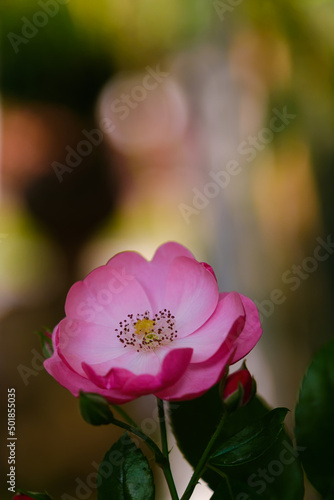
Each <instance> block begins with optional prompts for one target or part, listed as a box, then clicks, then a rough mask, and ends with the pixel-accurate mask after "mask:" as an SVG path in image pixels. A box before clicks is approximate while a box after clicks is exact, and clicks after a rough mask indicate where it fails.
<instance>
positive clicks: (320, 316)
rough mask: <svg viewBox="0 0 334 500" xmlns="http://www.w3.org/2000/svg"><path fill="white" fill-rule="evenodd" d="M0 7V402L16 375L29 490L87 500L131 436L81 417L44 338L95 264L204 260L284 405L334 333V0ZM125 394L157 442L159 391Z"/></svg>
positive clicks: (144, 0) (268, 392)
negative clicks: (177, 250)
mask: <svg viewBox="0 0 334 500" xmlns="http://www.w3.org/2000/svg"><path fill="white" fill-rule="evenodd" d="M0 19H1V20H0V23H1V42H0V43H1V45H0V50H1V84H0V93H1V94H0V127H1V139H0V148H1V160H0V329H1V335H0V341H1V349H0V353H1V354H0V356H1V358H0V371H1V372H2V376H1V394H2V396H1V397H2V402H1V407H2V408H4V409H5V407H6V394H7V387H15V388H16V394H17V396H16V397H17V437H18V442H17V466H16V471H17V472H16V474H17V475H16V481H17V486H18V487H23V488H26V489H30V490H35V491H42V490H43V489H47V491H48V492H49V493H50V494H52V495H53V496H54V498H55V499H56V498H62V499H66V498H67V499H68V498H73V497H74V498H86V499H87V498H91V499H92V500H94V499H95V498H96V489H95V488H94V487H93V486H92V483H91V482H90V483H89V482H88V485H87V481H88V479H87V478H89V474H91V473H92V472H95V471H96V468H94V465H93V463H99V462H100V461H101V459H102V457H103V455H104V453H105V452H106V450H107V448H108V447H109V446H110V445H111V443H112V442H113V441H114V440H115V438H116V436H118V435H119V433H118V431H117V430H114V429H109V428H108V429H99V428H97V429H96V428H89V427H88V424H85V423H84V422H83V421H82V419H81V417H80V415H79V412H78V404H77V400H76V399H75V398H73V397H72V396H71V394H70V393H68V392H67V391H66V390H65V389H63V388H62V387H61V386H58V384H57V383H56V382H55V381H54V380H53V379H52V378H51V377H50V376H49V375H48V374H47V373H46V372H44V371H43V369H42V361H43V358H42V351H41V348H40V345H39V340H38V337H37V335H34V332H35V331H36V330H40V329H41V328H43V326H49V327H51V328H52V327H53V326H54V325H55V324H56V323H58V322H59V321H60V319H61V318H62V317H63V315H64V302H65V298H66V294H67V291H68V289H69V287H70V285H71V284H72V283H73V282H74V281H76V280H78V279H83V278H84V276H85V275H86V274H87V273H88V272H89V271H90V270H92V269H93V268H94V267H96V266H98V265H102V264H104V263H105V262H106V261H107V260H109V259H110V258H111V257H112V256H113V255H114V254H115V253H116V252H118V251H122V250H137V251H139V252H141V253H142V254H143V255H144V256H145V257H147V258H151V257H152V255H153V253H154V251H155V249H156V248H157V246H159V245H160V244H162V243H163V242H165V241H168V240H175V241H178V242H180V243H182V244H184V245H186V246H188V247H189V248H190V249H191V251H192V252H193V253H194V255H195V256H196V258H198V259H199V260H205V261H207V262H209V263H210V264H211V265H212V266H213V267H214V269H215V271H216V274H217V277H218V280H219V285H220V289H221V290H222V291H232V290H236V291H238V292H240V293H243V294H245V295H248V296H250V297H251V298H252V299H253V300H254V301H256V303H257V305H258V307H259V310H260V312H261V316H262V323H263V329H264V334H263V338H262V339H261V341H260V343H259V345H258V347H257V348H256V349H255V350H254V352H253V353H252V354H251V355H250V356H249V357H248V358H247V360H248V367H249V369H250V371H251V372H252V373H254V375H255V377H256V379H257V382H258V392H259V393H260V394H261V395H263V396H264V397H265V398H266V400H267V401H268V402H269V403H270V404H271V405H273V406H287V407H289V408H290V409H293V408H294V405H295V401H296V397H297V391H298V386H299V384H300V381H301V378H302V375H303V372H304V370H305V368H306V366H307V364H308V362H309V361H310V359H311V357H312V355H313V354H314V353H315V351H316V350H317V349H318V348H319V347H320V346H321V345H322V344H323V343H324V342H325V341H326V340H327V339H328V338H330V337H331V336H332V325H331V318H332V307H333V306H332V304H333V294H334V256H333V255H332V254H333V248H332V247H331V242H332V240H331V235H333V239H334V212H333V209H332V197H333V184H334V170H333V163H334V142H333V132H334V112H333V111H334V90H333V88H334V87H333V83H334V71H333V70H334V65H333V61H334V59H333V56H334V30H333V23H334V2H333V1H332V0H327V1H326V0H277V1H276V2H270V1H256V0H255V1H253V2H247V1H243V0H240V1H239V0H238V1H236V0H226V1H223V0H210V1H205V0H182V1H179V0H159V1H158V2H156V1H153V0H123V1H122V2H119V1H118V0H100V1H99V2H95V3H94V2H82V1H80V0H39V1H34V0H11V1H10V2H9V0H2V2H1V4H0ZM319 245H320V246H319ZM128 406H129V411H130V412H131V413H132V414H134V415H135V416H136V418H137V420H138V421H140V420H143V419H144V418H146V417H147V416H149V417H150V422H149V421H147V425H148V426H150V425H151V430H150V432H152V435H153V437H155V436H156V435H157V434H156V431H157V426H156V424H154V418H153V417H152V415H153V414H154V413H153V412H154V401H153V400H152V399H151V398H150V397H148V398H141V399H140V400H138V401H136V402H134V403H131V404H130V405H128ZM5 417H6V416H5V414H4V413H3V414H2V417H1V418H2V420H1V422H0V423H1V435H2V437H3V438H5V437H6V436H5V434H4V432H3V431H4V430H5V428H6V420H5ZM151 417H152V418H151ZM152 422H153V423H152ZM291 425H293V423H292V422H291ZM2 449H3V448H2ZM173 454H174V455H173V460H175V462H174V463H175V464H176V465H175V472H176V476H177V485H178V487H179V489H180V491H182V490H183V488H184V487H185V485H186V484H187V482H188V479H189V476H190V472H191V471H190V468H189V467H188V466H187V465H186V464H185V463H184V462H183V461H182V457H181V456H179V455H178V452H177V450H176V447H174V450H173ZM6 458H7V455H6V454H5V456H3V457H2V459H1V460H2V463H3V465H4V470H6V471H7V464H6ZM155 474H156V476H157V481H158V482H159V486H158V493H157V499H159V500H164V499H165V498H168V495H167V493H166V490H165V487H164V484H163V481H160V479H161V477H160V475H159V471H156V472H155ZM83 484H84V485H85V486H82V485H83ZM78 488H79V490H78ZM80 488H81V489H80ZM85 488H86V489H85ZM0 495H1V498H3V499H7V498H10V497H11V495H9V492H8V491H7V486H6V484H5V481H3V482H2V485H1V492H0ZM64 495H65V496H64ZM66 495H69V496H67V497H66ZM80 495H81V496H80ZM208 498H210V491H209V489H208V488H206V487H205V485H200V486H198V488H197V490H196V496H194V499H195V500H206V499H208ZM306 498H308V499H310V500H311V499H316V498H317V496H316V494H315V493H314V492H313V491H312V489H311V488H310V489H309V490H308V492H307V494H306Z"/></svg>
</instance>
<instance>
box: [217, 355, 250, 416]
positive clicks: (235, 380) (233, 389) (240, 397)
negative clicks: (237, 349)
mask: <svg viewBox="0 0 334 500" xmlns="http://www.w3.org/2000/svg"><path fill="white" fill-rule="evenodd" d="M223 384H224V385H223V390H222V398H223V403H224V405H225V407H226V409H227V411H230V412H231V411H234V410H236V409H237V408H240V407H241V406H245V405H246V404H247V403H248V402H249V401H250V399H251V397H252V396H253V394H254V393H255V390H256V389H255V380H254V379H253V378H252V376H251V374H250V373H249V371H248V370H247V368H246V365H245V364H244V365H243V366H242V368H241V369H240V370H237V371H236V372H234V373H231V374H230V375H228V376H227V378H226V379H225V383H224V382H223Z"/></svg>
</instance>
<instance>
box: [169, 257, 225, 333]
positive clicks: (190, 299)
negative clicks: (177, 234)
mask: <svg viewBox="0 0 334 500" xmlns="http://www.w3.org/2000/svg"><path fill="white" fill-rule="evenodd" d="M218 298H219V290H218V285H217V282H216V280H215V278H214V276H212V274H211V272H210V271H208V270H207V269H206V268H205V267H204V266H202V265H200V264H199V263H198V262H196V261H195V260H193V259H189V258H188V257H177V258H176V259H174V260H173V262H172V264H171V266H170V269H169V273H168V278H167V287H166V295H165V297H164V299H163V304H161V307H162V308H167V309H169V310H170V311H171V313H172V314H173V315H174V316H175V318H176V329H177V331H178V334H177V335H178V337H179V338H180V337H184V336H186V335H189V334H190V333H192V332H194V331H195V330H197V329H198V328H199V327H200V326H202V325H203V324H204V323H205V322H206V321H207V319H208V318H209V317H210V316H211V314H212V313H213V312H214V311H215V309H216V307H217V303H218Z"/></svg>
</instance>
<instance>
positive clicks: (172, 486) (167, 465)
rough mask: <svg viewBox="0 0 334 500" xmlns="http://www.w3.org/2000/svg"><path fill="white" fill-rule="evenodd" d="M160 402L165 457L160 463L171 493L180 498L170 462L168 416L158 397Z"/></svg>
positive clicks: (176, 499)
mask: <svg viewBox="0 0 334 500" xmlns="http://www.w3.org/2000/svg"><path fill="white" fill-rule="evenodd" d="M157 403H158V412H159V413H158V414H159V423H160V436H161V446H162V454H163V456H164V458H165V460H164V463H163V464H160V465H161V467H162V470H163V472H164V475H165V478H166V481H167V484H168V488H169V492H170V494H171V497H172V500H179V496H178V493H177V490H176V487H175V483H174V478H173V475H172V471H171V468H170V463H169V450H168V440H167V429H166V418H165V410H164V402H163V401H162V399H159V398H157Z"/></svg>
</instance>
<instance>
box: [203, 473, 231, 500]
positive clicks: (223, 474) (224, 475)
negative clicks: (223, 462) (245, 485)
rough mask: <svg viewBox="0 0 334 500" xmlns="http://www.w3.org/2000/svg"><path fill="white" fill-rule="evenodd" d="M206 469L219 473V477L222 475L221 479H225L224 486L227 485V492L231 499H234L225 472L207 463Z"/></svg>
mask: <svg viewBox="0 0 334 500" xmlns="http://www.w3.org/2000/svg"><path fill="white" fill-rule="evenodd" d="M207 467H208V469H211V470H213V471H215V472H216V473H217V474H219V475H220V477H222V478H223V479H225V481H226V486H227V489H228V492H229V494H230V498H231V499H232V500H233V499H234V496H233V492H232V490H231V485H230V481H229V479H228V476H227V474H225V473H224V472H222V471H221V470H219V469H217V468H216V467H214V466H213V465H209V464H208V465H207Z"/></svg>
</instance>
